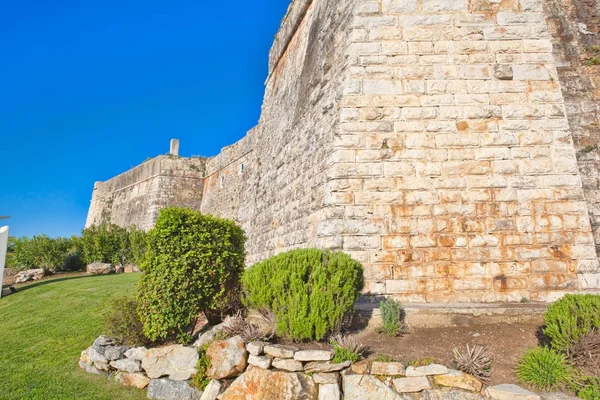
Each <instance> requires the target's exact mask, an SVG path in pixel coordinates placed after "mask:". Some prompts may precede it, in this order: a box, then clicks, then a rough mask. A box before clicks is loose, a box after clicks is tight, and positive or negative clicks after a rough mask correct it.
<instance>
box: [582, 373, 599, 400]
mask: <svg viewBox="0 0 600 400" xmlns="http://www.w3.org/2000/svg"><path fill="white" fill-rule="evenodd" d="M577 397H579V398H580V399H583V400H598V399H600V378H587V379H586V380H585V382H584V384H583V388H582V389H580V390H579V391H578V392H577Z"/></svg>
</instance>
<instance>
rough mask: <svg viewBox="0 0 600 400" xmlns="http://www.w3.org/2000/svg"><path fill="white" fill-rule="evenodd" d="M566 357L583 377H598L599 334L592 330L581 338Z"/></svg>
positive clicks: (599, 374)
mask: <svg viewBox="0 0 600 400" xmlns="http://www.w3.org/2000/svg"><path fill="white" fill-rule="evenodd" d="M568 355H569V358H570V359H571V361H573V364H575V366H577V367H578V368H579V369H580V370H581V371H582V373H584V374H585V375H588V376H600V332H599V331H597V330H593V331H591V332H589V333H587V334H586V335H584V336H582V337H581V339H579V342H577V343H576V344H575V345H574V346H571V348H569V353H568Z"/></svg>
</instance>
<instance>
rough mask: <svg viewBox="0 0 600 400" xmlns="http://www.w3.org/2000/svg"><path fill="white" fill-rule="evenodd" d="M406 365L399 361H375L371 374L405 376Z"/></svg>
mask: <svg viewBox="0 0 600 400" xmlns="http://www.w3.org/2000/svg"><path fill="white" fill-rule="evenodd" d="M405 373H406V367H404V365H403V364H401V363H399V362H380V361H375V362H373V364H371V374H373V375H383V376H398V375H400V376H404V374H405Z"/></svg>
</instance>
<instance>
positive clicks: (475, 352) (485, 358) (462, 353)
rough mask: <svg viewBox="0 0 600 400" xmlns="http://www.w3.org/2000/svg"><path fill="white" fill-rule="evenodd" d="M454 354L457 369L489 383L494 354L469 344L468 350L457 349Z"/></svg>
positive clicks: (481, 347) (484, 348)
mask: <svg viewBox="0 0 600 400" xmlns="http://www.w3.org/2000/svg"><path fill="white" fill-rule="evenodd" d="M453 353H454V363H455V364H456V367H457V369H459V370H460V371H462V372H464V373H466V374H470V375H473V376H474V377H476V378H478V379H479V380H480V381H482V382H484V383H488V382H489V380H490V375H491V372H492V353H491V352H490V351H489V350H488V349H487V348H486V347H483V346H477V345H473V346H469V345H468V344H467V346H466V350H463V349H459V348H457V347H455V348H454V350H453Z"/></svg>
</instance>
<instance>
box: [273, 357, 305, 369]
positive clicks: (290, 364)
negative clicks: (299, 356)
mask: <svg viewBox="0 0 600 400" xmlns="http://www.w3.org/2000/svg"><path fill="white" fill-rule="evenodd" d="M273 368H277V369H283V370H285V371H290V372H299V371H303V370H304V366H303V365H302V363H301V362H300V361H296V360H292V359H291V358H276V359H274V360H273Z"/></svg>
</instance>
